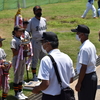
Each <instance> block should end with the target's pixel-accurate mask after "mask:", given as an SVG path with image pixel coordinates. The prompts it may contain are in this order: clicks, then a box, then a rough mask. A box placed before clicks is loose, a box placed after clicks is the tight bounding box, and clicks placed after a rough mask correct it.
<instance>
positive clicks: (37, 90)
mask: <svg viewBox="0 0 100 100" xmlns="http://www.w3.org/2000/svg"><path fill="white" fill-rule="evenodd" d="M48 86H49V81H48V80H42V83H41V84H40V85H39V86H36V87H35V88H34V89H33V90H32V92H33V93H35V94H38V93H40V91H42V90H45V89H46V88H47V87H48Z"/></svg>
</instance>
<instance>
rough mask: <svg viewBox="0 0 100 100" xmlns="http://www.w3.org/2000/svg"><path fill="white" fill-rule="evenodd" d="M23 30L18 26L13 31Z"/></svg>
mask: <svg viewBox="0 0 100 100" xmlns="http://www.w3.org/2000/svg"><path fill="white" fill-rule="evenodd" d="M24 30H25V29H24V28H22V27H20V26H15V27H14V31H24Z"/></svg>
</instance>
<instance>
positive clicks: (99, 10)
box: [97, 0, 100, 17]
mask: <svg viewBox="0 0 100 100" xmlns="http://www.w3.org/2000/svg"><path fill="white" fill-rule="evenodd" d="M97 13H98V17H100V0H98V9H97Z"/></svg>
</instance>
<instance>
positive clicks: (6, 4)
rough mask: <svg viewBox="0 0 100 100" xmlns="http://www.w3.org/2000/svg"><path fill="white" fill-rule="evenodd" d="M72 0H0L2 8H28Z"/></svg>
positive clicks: (0, 7)
mask: <svg viewBox="0 0 100 100" xmlns="http://www.w3.org/2000/svg"><path fill="white" fill-rule="evenodd" d="M68 1H72V0H0V10H4V9H16V8H19V7H21V8H26V7H30V6H35V5H43V4H51V3H59V2H68Z"/></svg>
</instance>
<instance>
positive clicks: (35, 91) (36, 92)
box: [32, 86, 40, 94]
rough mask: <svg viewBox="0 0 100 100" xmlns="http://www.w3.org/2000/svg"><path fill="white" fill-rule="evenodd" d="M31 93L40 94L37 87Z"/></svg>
mask: <svg viewBox="0 0 100 100" xmlns="http://www.w3.org/2000/svg"><path fill="white" fill-rule="evenodd" d="M32 93H34V94H39V93H40V91H39V90H38V86H36V87H34V88H33V90H32Z"/></svg>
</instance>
